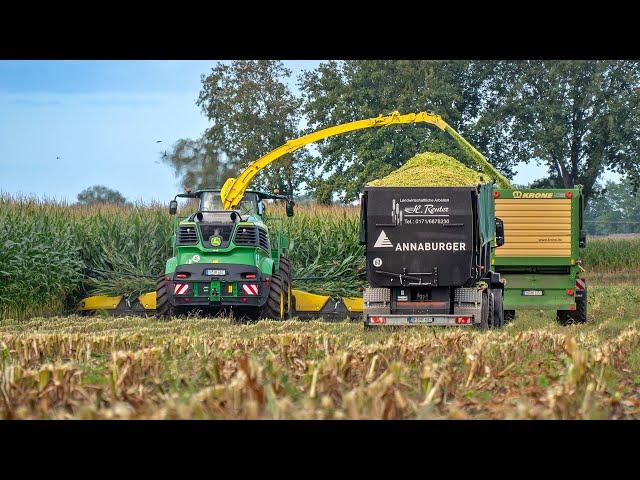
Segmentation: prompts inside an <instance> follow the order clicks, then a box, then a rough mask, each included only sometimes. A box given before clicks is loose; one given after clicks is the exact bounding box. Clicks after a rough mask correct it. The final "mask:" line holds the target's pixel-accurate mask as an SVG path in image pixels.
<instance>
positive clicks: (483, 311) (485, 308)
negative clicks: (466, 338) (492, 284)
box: [475, 289, 493, 330]
mask: <svg viewBox="0 0 640 480" xmlns="http://www.w3.org/2000/svg"><path fill="white" fill-rule="evenodd" d="M489 300H490V298H489V290H488V289H487V290H483V292H482V306H481V308H480V323H476V324H475V327H476V328H478V329H480V330H488V329H489V327H490V326H491V325H490V323H489V322H490V320H489V319H490V318H491V317H490V316H489V315H490V314H491V313H492V312H490V310H493V302H489Z"/></svg>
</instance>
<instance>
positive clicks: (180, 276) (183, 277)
mask: <svg viewBox="0 0 640 480" xmlns="http://www.w3.org/2000/svg"><path fill="white" fill-rule="evenodd" d="M188 276H189V274H188V273H177V274H176V278H178V279H180V280H184V279H185V278H187V277H188Z"/></svg>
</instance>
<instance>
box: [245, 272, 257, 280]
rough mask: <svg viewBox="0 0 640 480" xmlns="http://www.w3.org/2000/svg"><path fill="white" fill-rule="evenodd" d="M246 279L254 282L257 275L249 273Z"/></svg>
mask: <svg viewBox="0 0 640 480" xmlns="http://www.w3.org/2000/svg"><path fill="white" fill-rule="evenodd" d="M244 278H246V279H248V280H253V279H255V278H256V274H255V273H247V274H245V276H244Z"/></svg>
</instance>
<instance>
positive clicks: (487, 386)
mask: <svg viewBox="0 0 640 480" xmlns="http://www.w3.org/2000/svg"><path fill="white" fill-rule="evenodd" d="M590 296H591V298H590V302H591V303H590V315H591V318H592V320H593V322H592V323H590V324H587V325H580V326H571V327H561V326H557V325H555V324H554V323H553V322H552V319H551V318H550V317H549V316H547V315H542V314H540V313H535V312H534V313H531V314H529V315H526V316H519V317H518V318H517V319H516V321H515V322H514V323H512V324H510V325H509V326H508V327H506V328H505V329H504V330H500V331H491V332H488V333H481V332H479V331H475V330H468V329H441V328H439V329H434V328H430V327H424V328H423V327H418V328H414V329H407V330H395V331H388V330H387V331H363V329H362V325H361V324H360V323H359V322H352V323H349V322H340V323H325V322H320V321H312V322H302V321H295V320H293V321H287V322H275V321H267V322H259V323H256V324H249V325H246V324H236V323H232V322H231V321H229V320H224V319H222V320H221V319H195V318H193V319H189V318H188V319H176V320H173V321H170V322H162V321H157V320H153V319H144V318H133V317H128V318H115V319H114V318H110V317H88V318H87V317H66V318H65V317H54V318H49V319H44V318H39V319H34V320H31V321H29V322H17V321H15V322H14V321H3V322H0V359H1V360H0V362H1V363H0V418H5V419H6V418H12V419H14V418H57V419H65V418H86V419H89V418H97V419H109V418H150V419H163V418H214V419H215V418H218V419H244V418H249V419H254V418H275V419H283V418H294V419H370V418H373V419H390V418H399V419H403V418H456V419H458V418H550V419H553V418H640V328H639V327H640V323H639V320H638V318H639V314H640V287H638V286H632V285H629V286H616V287H611V288H606V289H605V288H602V287H600V288H598V287H596V286H591V287H590Z"/></svg>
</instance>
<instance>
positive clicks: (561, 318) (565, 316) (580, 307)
mask: <svg viewBox="0 0 640 480" xmlns="http://www.w3.org/2000/svg"><path fill="white" fill-rule="evenodd" d="M557 320H558V323H560V325H571V324H573V323H587V289H586V288H585V289H584V294H583V295H582V296H581V297H578V298H576V309H575V310H558V317H557Z"/></svg>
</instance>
